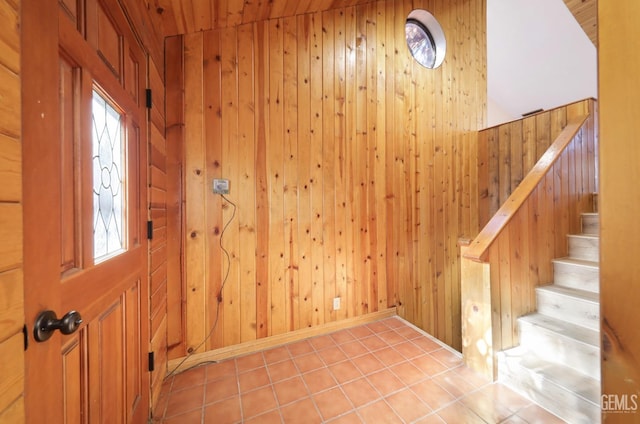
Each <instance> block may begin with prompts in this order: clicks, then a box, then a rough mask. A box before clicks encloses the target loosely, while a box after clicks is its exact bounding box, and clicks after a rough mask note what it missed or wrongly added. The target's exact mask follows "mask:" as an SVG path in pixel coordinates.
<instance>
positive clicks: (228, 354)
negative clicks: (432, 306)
mask: <svg viewBox="0 0 640 424" xmlns="http://www.w3.org/2000/svg"><path fill="white" fill-rule="evenodd" d="M393 316H396V308H389V309H385V310H384V311H378V312H372V313H370V314H367V315H361V316H358V317H354V318H347V319H343V320H341V321H333V322H328V323H326V324H322V325H318V326H316V327H308V328H302V329H300V330H295V331H292V332H290V333H285V334H278V335H276V336H271V337H266V338H264V339H258V340H252V341H250V342H245V343H240V344H237V345H234V346H227V347H222V348H220V349H215V350H210V351H208V352H202V353H196V354H193V355H191V356H188V357H186V358H185V357H182V358H176V359H171V360H170V361H169V363H168V367H167V368H168V371H167V375H170V374H176V373H179V372H180V371H184V370H186V369H188V368H192V367H194V366H197V365H200V364H202V363H205V362H215V361H222V360H224V359H228V358H233V357H235V356H241V355H246V354H249V353H254V352H258V351H260V350H264V349H269V348H272V347H277V346H280V345H283V344H287V343H291V342H297V341H300V340H304V339H308V338H309V337H315V336H321V335H323V334H328V333H333V332H334V331H338V330H343V329H345V328H350V327H355V326H357V325H362V324H369V323H371V322H375V321H378V320H381V319H384V318H389V317H393Z"/></svg>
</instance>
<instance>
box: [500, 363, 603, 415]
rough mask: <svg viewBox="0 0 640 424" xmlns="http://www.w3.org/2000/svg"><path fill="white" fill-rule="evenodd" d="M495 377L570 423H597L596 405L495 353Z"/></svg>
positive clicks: (598, 409) (597, 408) (598, 410)
mask: <svg viewBox="0 0 640 424" xmlns="http://www.w3.org/2000/svg"><path fill="white" fill-rule="evenodd" d="M498 380H499V381H500V382H501V383H503V384H505V385H507V386H509V387H511V388H512V389H513V390H515V391H516V392H520V393H522V394H524V395H525V396H527V397H529V398H530V399H532V400H534V401H536V402H537V403H539V404H540V405H541V406H542V407H544V408H546V409H548V410H549V411H551V412H553V413H554V414H556V415H557V416H559V417H560V418H562V419H563V420H565V421H567V422H569V423H574V424H594V423H600V420H601V418H600V408H599V406H598V405H596V404H594V403H592V402H589V401H587V400H586V399H584V398H582V397H579V396H577V395H575V394H574V393H572V392H571V391H569V390H567V389H566V388H563V387H560V386H558V385H556V384H555V383H553V382H550V381H549V380H547V379H546V378H544V377H542V378H541V377H540V375H538V374H537V373H536V372H535V370H530V369H527V368H525V367H522V366H520V365H519V364H517V363H516V362H515V361H510V360H508V359H505V357H504V356H503V355H500V354H499V355H498Z"/></svg>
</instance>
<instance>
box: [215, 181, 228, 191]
mask: <svg viewBox="0 0 640 424" xmlns="http://www.w3.org/2000/svg"><path fill="white" fill-rule="evenodd" d="M213 192H214V193H215V194H229V180H226V179H223V178H214V179H213Z"/></svg>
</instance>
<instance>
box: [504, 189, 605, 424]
mask: <svg viewBox="0 0 640 424" xmlns="http://www.w3.org/2000/svg"><path fill="white" fill-rule="evenodd" d="M594 200H595V201H594V204H595V203H596V201H597V199H594ZM598 233H599V219H598V214H597V213H587V214H583V215H582V234H579V235H569V236H568V242H569V257H567V258H561V259H556V260H554V261H553V269H554V282H553V284H551V285H548V286H541V287H538V288H537V289H536V296H537V306H538V311H537V312H536V313H532V314H529V315H525V316H523V317H521V318H519V319H518V324H519V330H520V346H517V347H515V348H512V349H509V350H505V351H503V352H499V353H498V380H499V381H500V382H502V383H504V384H506V385H507V386H510V387H511V388H513V389H515V390H516V391H519V392H521V393H523V394H525V395H526V396H528V397H529V398H531V399H533V400H535V401H536V402H538V403H539V404H540V405H542V406H543V407H545V408H546V409H548V410H549V411H551V412H553V413H554V414H556V415H557V416H559V417H560V418H562V419H563V420H565V421H567V422H569V423H572V424H574V423H575V424H578V423H580V424H581V423H589V424H593V423H599V422H600V302H599V267H598V260H599V239H598Z"/></svg>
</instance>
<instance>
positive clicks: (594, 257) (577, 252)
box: [569, 236, 600, 262]
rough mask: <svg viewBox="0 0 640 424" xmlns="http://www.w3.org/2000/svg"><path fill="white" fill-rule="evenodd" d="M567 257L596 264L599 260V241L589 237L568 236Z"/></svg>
mask: <svg viewBox="0 0 640 424" xmlns="http://www.w3.org/2000/svg"><path fill="white" fill-rule="evenodd" d="M569 257H571V258H574V259H582V260H585V261H593V262H598V261H599V260H600V240H599V239H598V238H591V237H589V238H586V237H579V236H569Z"/></svg>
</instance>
